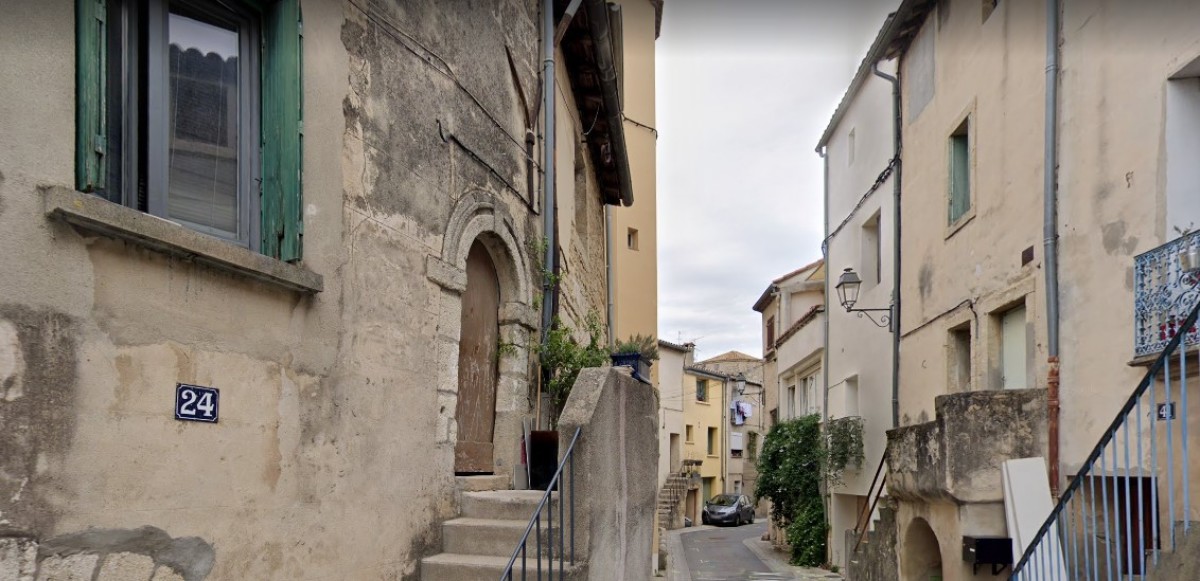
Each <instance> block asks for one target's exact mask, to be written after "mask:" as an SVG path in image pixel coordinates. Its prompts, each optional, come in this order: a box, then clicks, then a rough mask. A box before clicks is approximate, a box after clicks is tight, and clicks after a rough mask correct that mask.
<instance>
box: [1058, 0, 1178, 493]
mask: <svg viewBox="0 0 1200 581" xmlns="http://www.w3.org/2000/svg"><path fill="white" fill-rule="evenodd" d="M1197 17H1200V6H1196V5H1194V4H1192V3H1186V2H1185V3H1171V2H1163V1H1159V0H1156V1H1153V2H1149V3H1147V4H1145V5H1144V6H1142V7H1139V9H1135V8H1134V7H1130V6H1125V5H1123V4H1122V3H1120V2H1073V3H1072V2H1068V3H1064V7H1063V49H1062V61H1063V73H1062V82H1061V89H1060V92H1061V95H1062V103H1061V106H1060V107H1061V110H1062V112H1063V113H1062V114H1061V116H1060V129H1059V131H1060V134H1059V150H1060V154H1059V155H1060V169H1059V182H1060V196H1061V198H1060V199H1061V201H1060V205H1059V212H1060V215H1061V217H1060V230H1061V236H1062V238H1061V240H1062V241H1061V244H1062V257H1063V258H1062V269H1061V273H1060V280H1061V285H1062V290H1061V300H1062V302H1063V304H1064V305H1065V308H1064V310H1063V318H1062V376H1063V390H1062V392H1063V393H1062V399H1063V401H1064V405H1063V411H1062V420H1063V424H1064V426H1065V427H1064V434H1072V435H1073V437H1070V438H1066V437H1064V438H1063V444H1062V446H1063V448H1062V460H1063V463H1064V468H1063V472H1064V473H1065V474H1071V473H1073V472H1074V471H1075V470H1076V469H1077V468H1078V466H1079V465H1080V463H1081V462H1082V461H1083V460H1084V458H1085V456H1086V454H1087V453H1088V452H1089V451H1090V448H1091V447H1092V446H1093V445H1094V444H1095V442H1096V440H1097V439H1098V438H1099V436H1100V433H1101V432H1102V430H1103V429H1104V428H1105V427H1107V425H1108V424H1109V423H1110V422H1111V421H1112V419H1113V417H1114V416H1115V414H1116V412H1117V410H1118V409H1119V407H1120V406H1121V404H1122V403H1123V402H1124V400H1125V398H1126V397H1128V395H1129V393H1131V392H1132V390H1133V388H1134V387H1135V386H1136V385H1137V382H1138V381H1139V380H1140V379H1141V375H1142V374H1143V373H1144V369H1142V368H1130V367H1128V366H1126V365H1124V363H1125V362H1127V361H1130V360H1131V359H1133V309H1134V294H1133V257H1134V256H1135V255H1137V254H1139V253H1141V252H1145V251H1147V250H1150V249H1152V248H1155V247H1157V246H1159V245H1161V244H1163V243H1165V242H1167V241H1170V240H1172V239H1174V238H1176V237H1178V235H1179V234H1178V232H1176V231H1175V228H1177V227H1178V228H1185V227H1187V225H1188V224H1192V223H1195V224H1200V211H1198V209H1200V208H1198V207H1197V205H1196V199H1197V197H1196V195H1195V189H1194V181H1192V175H1191V172H1192V171H1194V169H1193V170H1190V169H1189V168H1194V166H1195V164H1194V163H1192V162H1191V161H1190V159H1189V158H1188V156H1189V155H1190V154H1191V152H1192V151H1194V150H1195V147H1196V145H1195V142H1194V140H1188V139H1185V138H1184V137H1183V132H1186V131H1188V128H1189V127H1194V126H1196V125H1195V123H1196V122H1197V119H1198V118H1197V114H1196V109H1195V107H1196V99H1195V88H1196V84H1195V79H1190V80H1185V79H1180V80H1178V81H1172V80H1168V79H1171V78H1174V77H1181V76H1182V77H1188V76H1193V75H1194V72H1189V71H1188V70H1187V69H1189V68H1192V69H1194V67H1189V65H1190V64H1191V63H1193V62H1194V61H1195V60H1196V59H1197V58H1198V57H1200V37H1198V36H1197V35H1196V34H1195V32H1194V31H1192V30H1189V29H1188V28H1187V26H1186V25H1185V24H1184V23H1186V22H1187V21H1189V20H1193V19H1195V18H1197ZM1147 39H1155V42H1149V41H1148V40H1147ZM1096 91H1100V92H1102V93H1103V94H1102V95H1097V94H1091V93H1093V92H1096ZM1189 182H1191V184H1192V185H1189ZM1098 323H1100V324H1103V328H1104V332H1103V333H1097V332H1096V328H1097V324H1098ZM1097 393H1101V394H1111V396H1110V397H1096V394H1097ZM1068 430H1069V431H1068ZM1076 434H1077V435H1078V436H1079V437H1074V435H1076Z"/></svg>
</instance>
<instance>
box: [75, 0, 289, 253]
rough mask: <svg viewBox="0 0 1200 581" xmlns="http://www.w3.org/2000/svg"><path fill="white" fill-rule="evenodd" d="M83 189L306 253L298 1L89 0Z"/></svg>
mask: <svg viewBox="0 0 1200 581" xmlns="http://www.w3.org/2000/svg"><path fill="white" fill-rule="evenodd" d="M76 16H77V21H76V22H77V28H76V32H77V35H76V36H77V39H76V40H77V58H76V61H77V62H76V65H77V66H76V77H77V83H76V90H77V93H78V94H77V111H76V117H77V119H76V121H77V123H76V127H77V145H76V146H77V152H76V182H77V184H76V187H77V189H79V190H80V191H83V192H88V193H92V194H96V195H98V196H101V197H104V198H106V199H108V200H109V201H112V202H114V203H118V204H122V205H125V206H128V207H131V208H135V209H138V210H140V211H143V212H146V213H149V214H153V215H155V216H159V217H161V218H165V219H167V220H170V221H172V222H176V223H178V224H181V225H183V226H186V227H188V228H191V229H193V230H196V231H199V232H203V233H205V234H209V235H211V236H215V237H218V238H221V239H224V240H228V241H230V242H232V243H235V244H238V245H241V246H245V247H247V248H250V249H252V250H257V251H259V252H261V253H263V254H266V255H268V256H272V257H274V258H278V259H281V260H288V261H294V260H298V259H299V258H300V255H301V236H302V216H301V182H300V181H301V168H300V162H301V157H302V152H301V147H302V134H301V133H302V123H301V107H302V104H301V100H300V98H301V91H302V87H301V83H300V74H301V60H300V59H301V55H300V44H301V42H300V34H301V23H300V5H299V0H273V1H272V0H77V2H76Z"/></svg>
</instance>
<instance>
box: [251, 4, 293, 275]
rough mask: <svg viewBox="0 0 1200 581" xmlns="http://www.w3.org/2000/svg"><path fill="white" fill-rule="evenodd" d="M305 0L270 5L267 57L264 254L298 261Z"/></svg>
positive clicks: (265, 30) (266, 16)
mask: <svg viewBox="0 0 1200 581" xmlns="http://www.w3.org/2000/svg"><path fill="white" fill-rule="evenodd" d="M302 33H303V30H302V24H301V15H300V0H279V1H277V2H274V3H272V4H270V5H269V6H267V9H266V12H265V13H264V26H263V59H262V77H263V79H262V165H263V167H262V170H263V171H262V177H263V183H262V203H261V208H262V248H261V250H262V253H263V254H266V255H268V256H273V257H275V258H278V259H280V260H287V261H295V260H299V259H300V256H301V250H302V247H303V244H302V240H303V235H304V220H303V218H304V217H303V212H304V208H303V203H302V199H301V173H302V169H301V164H302V162H303V159H304V151H303V135H304V122H303V119H302V111H303V108H304V101H303V98H302V97H303V95H302V93H303V86H302V84H301V69H302V67H303V60H302V55H301V50H302V48H301V35H302Z"/></svg>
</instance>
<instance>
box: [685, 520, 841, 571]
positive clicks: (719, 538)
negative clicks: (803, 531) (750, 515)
mask: <svg viewBox="0 0 1200 581" xmlns="http://www.w3.org/2000/svg"><path fill="white" fill-rule="evenodd" d="M766 530H767V525H766V523H765V522H762V521H760V522H759V524H755V525H745V526H740V527H713V526H708V525H703V526H699V527H694V528H685V529H679V530H674V531H669V532H668V533H667V534H668V538H667V546H668V549H667V550H668V553H669V555H668V564H669V566H668V573H667V581H794V580H799V581H817V580H820V581H826V580H838V579H841V576H840V575H838V574H836V573H830V572H829V571H825V570H823V569H810V568H804V567H794V566H792V565H789V564H787V555H785V554H784V553H781V552H779V551H776V550H774V549H772V548H771V544H770V543H768V542H766V541H762V540H759V539H760V537H762V536H763V533H765V532H766Z"/></svg>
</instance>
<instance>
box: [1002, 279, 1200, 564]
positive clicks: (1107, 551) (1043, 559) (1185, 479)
mask: <svg viewBox="0 0 1200 581" xmlns="http://www.w3.org/2000/svg"><path fill="white" fill-rule="evenodd" d="M1197 315H1200V301H1197V303H1196V305H1195V306H1194V307H1192V310H1191V312H1190V314H1189V315H1188V316H1187V318H1186V319H1185V320H1184V322H1183V323H1182V324H1181V325H1179V326H1178V327H1177V329H1178V330H1177V332H1176V333H1175V336H1174V337H1172V338H1171V340H1170V342H1169V343H1167V346H1166V348H1165V349H1163V351H1162V353H1161V354H1159V356H1158V357H1157V358H1156V359H1155V360H1154V363H1153V364H1152V365H1151V366H1150V369H1149V370H1147V371H1146V374H1145V376H1143V377H1142V380H1141V382H1140V383H1138V386H1137V388H1136V389H1135V390H1134V391H1133V394H1132V395H1131V396H1130V397H1129V399H1128V400H1126V401H1125V405H1123V406H1122V407H1121V410H1120V411H1119V412H1118V413H1117V416H1116V418H1115V419H1114V420H1113V421H1112V423H1111V424H1110V425H1109V426H1108V429H1106V430H1105V431H1104V433H1103V434H1102V435H1101V437H1100V440H1099V442H1097V443H1096V446H1095V447H1094V448H1092V451H1091V453H1090V454H1088V456H1087V460H1085V461H1084V462H1083V465H1082V467H1081V468H1080V470H1079V472H1078V473H1076V474H1075V476H1074V477H1073V478H1072V479H1071V482H1070V484H1068V485H1067V488H1066V490H1064V491H1063V494H1062V496H1061V497H1060V498H1059V500H1058V502H1057V503H1055V505H1054V509H1053V510H1051V511H1050V515H1049V516H1048V517H1047V518H1046V521H1045V522H1044V523H1043V524H1042V526H1041V528H1039V529H1038V532H1037V534H1036V535H1035V536H1034V537H1033V540H1032V541H1031V542H1030V543H1029V546H1028V547H1026V549H1025V552H1024V553H1023V554H1022V555H1021V559H1020V560H1019V561H1017V564H1016V565H1015V566H1014V567H1013V570H1012V571H1013V572H1012V575H1011V577H1010V579H1073V578H1075V575H1073V574H1072V570H1075V571H1077V572H1079V573H1080V574H1085V575H1086V576H1087V578H1089V579H1090V578H1094V577H1105V578H1114V577H1121V576H1123V575H1124V574H1123V573H1122V569H1123V567H1122V563H1124V565H1125V567H1124V569H1128V570H1129V571H1130V572H1132V571H1134V570H1135V567H1136V570H1138V571H1140V572H1141V574H1142V575H1144V574H1145V572H1146V565H1147V554H1148V552H1153V554H1154V562H1155V563H1157V562H1158V558H1159V552H1160V551H1159V548H1160V547H1161V545H1162V544H1163V543H1164V539H1163V537H1162V534H1161V533H1160V531H1159V522H1158V521H1159V512H1160V510H1159V507H1158V501H1159V496H1160V492H1159V490H1158V488H1159V480H1162V477H1161V475H1159V474H1158V472H1159V470H1158V456H1159V449H1158V442H1157V432H1158V428H1157V427H1156V426H1155V425H1154V424H1153V423H1151V425H1150V428H1149V432H1150V454H1149V455H1148V456H1147V455H1146V454H1145V452H1146V451H1145V450H1143V448H1142V432H1143V429H1142V415H1143V414H1142V397H1143V396H1145V395H1147V393H1148V394H1149V402H1148V403H1149V407H1148V411H1149V412H1150V413H1151V414H1155V415H1158V414H1159V413H1163V414H1165V415H1166V416H1167V417H1166V418H1160V419H1166V420H1168V421H1169V422H1173V421H1174V419H1175V417H1174V413H1173V411H1172V410H1173V409H1174V408H1173V406H1174V404H1175V402H1174V401H1172V400H1171V391H1172V389H1171V357H1172V356H1174V355H1175V352H1176V351H1179V364H1178V365H1179V370H1178V378H1179V380H1180V384H1181V386H1180V389H1179V392H1180V393H1179V404H1180V405H1179V407H1180V408H1181V410H1182V413H1181V414H1180V416H1179V418H1181V419H1182V422H1181V427H1180V432H1181V434H1180V437H1179V439H1180V443H1179V446H1180V447H1181V448H1182V449H1181V452H1182V455H1181V456H1180V458H1179V460H1180V463H1181V464H1182V465H1181V466H1180V474H1179V475H1178V477H1179V479H1180V480H1181V481H1182V486H1181V487H1180V491H1181V494H1182V498H1181V502H1182V509H1183V510H1182V515H1183V523H1182V525H1183V528H1184V531H1185V532H1186V531H1187V530H1188V529H1189V528H1190V524H1191V523H1190V516H1189V513H1190V498H1189V488H1190V477H1191V471H1190V465H1189V458H1188V451H1187V448H1188V437H1187V430H1188V421H1187V420H1188V405H1187V397H1188V389H1187V350H1186V349H1180V344H1181V342H1182V341H1183V340H1184V338H1185V337H1186V336H1187V335H1188V333H1189V332H1190V330H1191V329H1192V328H1193V327H1194V326H1195V324H1196V319H1197ZM1160 372H1161V373H1162V374H1163V379H1164V381H1165V397H1164V399H1163V404H1164V405H1165V406H1166V408H1159V407H1158V402H1157V399H1156V398H1157V392H1158V391H1159V390H1158V389H1157V385H1156V383H1157V379H1158V377H1159V374H1160ZM1152 386H1153V388H1152ZM1160 409H1163V410H1164V411H1163V412H1160V411H1159V410H1160ZM1131 413H1132V414H1134V415H1135V416H1136V418H1135V419H1136V428H1135V434H1136V435H1135V438H1136V442H1137V448H1136V450H1137V458H1138V465H1137V468H1136V471H1134V470H1133V469H1131V462H1130V445H1129V442H1130V439H1129V423H1128V421H1127V420H1129V419H1130V415H1131ZM1172 426H1173V424H1172V423H1168V424H1167V426H1166V436H1165V439H1166V456H1167V461H1166V472H1167V473H1166V478H1165V480H1166V482H1164V483H1163V484H1162V486H1164V487H1166V488H1167V489H1168V490H1166V491H1165V492H1166V493H1167V494H1166V497H1167V503H1168V513H1165V514H1164V516H1165V517H1166V518H1167V525H1168V526H1169V527H1170V533H1169V540H1166V542H1169V543H1170V546H1171V548H1172V550H1173V549H1174V548H1175V545H1176V538H1175V522H1176V521H1175V500H1176V498H1175V497H1176V484H1175V479H1176V475H1175V474H1174V464H1173V462H1174V461H1175V459H1176V452H1175V451H1174V439H1175V437H1174V429H1173V427H1172ZM1118 431H1123V437H1124V456H1123V460H1124V462H1123V464H1124V466H1123V469H1124V490H1125V494H1124V497H1125V502H1124V503H1123V505H1122V503H1121V502H1120V501H1119V499H1118V496H1119V492H1120V483H1119V482H1118V481H1117V480H1118V478H1121V477H1122V476H1121V474H1122V466H1121V464H1122V457H1121V456H1119V455H1118V454H1117V446H1119V445H1120V443H1119V442H1118V440H1116V439H1115V438H1116V436H1117V432H1118ZM1109 444H1116V445H1114V447H1113V448H1112V450H1111V453H1110V451H1109V450H1108V449H1107V448H1108V445H1109ZM1146 458H1148V459H1149V461H1150V463H1151V466H1150V469H1149V470H1148V471H1147V470H1145V466H1144V465H1143V463H1144V462H1145V459H1146ZM1097 466H1098V467H1099V477H1100V480H1101V482H1100V484H1097V483H1096V480H1095V477H1096V474H1095V473H1093V468H1096V467H1097ZM1110 468H1111V470H1109V469H1110ZM1106 470H1108V474H1109V475H1111V478H1110V477H1109V476H1108V475H1106V474H1105V471H1106ZM1134 477H1136V478H1137V482H1138V484H1137V490H1136V491H1131V490H1130V481H1131V480H1132V478H1134ZM1146 478H1149V483H1150V486H1149V487H1147V486H1146V481H1145V479H1146ZM1109 480H1112V485H1111V488H1112V490H1111V492H1110V490H1109V488H1110V486H1109V482H1108V481H1109ZM1085 484H1086V485H1087V488H1088V489H1089V490H1088V491H1087V495H1088V497H1090V499H1091V502H1090V503H1089V502H1088V497H1085V496H1084V495H1083V489H1084V487H1085ZM1097 488H1099V490H1097ZM1147 488H1149V491H1148V494H1149V496H1150V498H1149V499H1147V498H1146V497H1145V495H1146V494H1147V490H1146V489H1147ZM1077 494H1078V495H1079V500H1080V503H1079V505H1078V506H1075V505H1072V504H1071V503H1072V501H1073V500H1075V499H1076V495H1077ZM1110 494H1111V502H1110ZM1135 494H1136V497H1137V502H1138V505H1139V507H1138V510H1139V511H1141V510H1144V509H1145V506H1146V503H1145V501H1146V500H1149V501H1150V510H1149V512H1150V516H1151V519H1152V528H1151V530H1150V537H1149V538H1146V527H1145V526H1144V524H1143V526H1141V527H1140V530H1138V531H1131V530H1130V529H1131V528H1132V527H1131V526H1130V525H1131V523H1132V522H1133V521H1132V519H1131V507H1130V505H1131V504H1133V500H1134V495H1135ZM1098 501H1099V502H1098ZM1089 504H1090V506H1089ZM1098 505H1099V507H1098ZM1110 506H1111V507H1112V509H1111V512H1112V514H1111V515H1110ZM1122 508H1123V509H1124V515H1122V514H1121V512H1122ZM1076 509H1078V510H1076ZM1097 513H1101V514H1097ZM1122 516H1124V517H1125V518H1124V524H1125V531H1126V533H1125V535H1122V534H1121V524H1122V521H1121V517H1122ZM1110 517H1111V518H1110ZM1139 520H1140V519H1139ZM1114 524H1115V525H1116V528H1117V530H1116V531H1115V533H1116V534H1115V535H1114V534H1113V533H1114V531H1113V530H1112V526H1113V525H1114ZM1051 531H1053V533H1052V532H1051ZM1051 535H1052V536H1051ZM1134 535H1136V538H1137V540H1138V543H1137V547H1138V550H1137V551H1136V552H1135V551H1134V548H1133V547H1134V542H1133V541H1134ZM1100 538H1103V539H1104V540H1103V541H1102V542H1103V543H1104V546H1101V545H1100V544H1099V542H1098V539H1100ZM1048 539H1054V540H1058V541H1059V544H1058V546H1055V544H1054V543H1053V542H1047V541H1048ZM1089 541H1090V544H1089ZM1147 541H1149V545H1150V547H1149V549H1148V548H1147ZM1113 542H1115V543H1116V545H1117V546H1116V550H1115V552H1114V550H1113ZM1063 545H1069V546H1065V547H1064V546H1063ZM1135 557H1136V558H1137V560H1136V561H1135Z"/></svg>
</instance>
